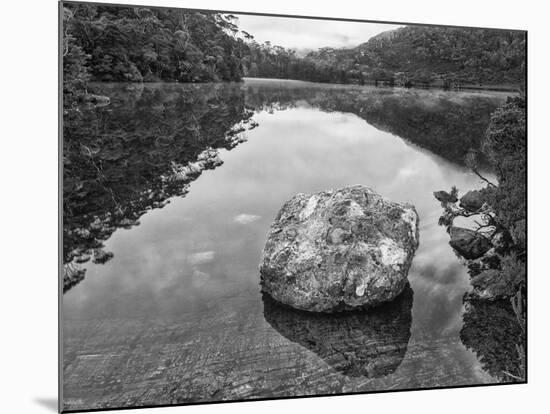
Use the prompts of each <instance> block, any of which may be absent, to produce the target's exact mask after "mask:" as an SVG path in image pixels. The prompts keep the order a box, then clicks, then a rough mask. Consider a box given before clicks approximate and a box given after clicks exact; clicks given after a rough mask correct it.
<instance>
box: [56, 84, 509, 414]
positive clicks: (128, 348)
mask: <svg viewBox="0 0 550 414" xmlns="http://www.w3.org/2000/svg"><path fill="white" fill-rule="evenodd" d="M96 87H97V89H98V90H99V91H101V92H103V93H105V94H107V95H110V96H111V101H112V103H111V105H109V106H108V107H103V108H90V109H88V111H89V113H87V114H86V115H85V118H84V120H81V121H78V122H80V123H81V124H79V127H82V124H86V123H87V124H86V125H87V126H89V127H90V128H88V129H86V130H87V131H88V133H90V134H92V135H93V134H97V136H101V137H102V139H106V138H112V137H119V136H121V135H123V136H124V139H125V140H127V136H131V137H132V139H134V138H135V137H134V136H136V135H137V136H138V138H137V139H140V142H149V141H148V140H158V137H159V136H162V137H164V138H166V137H168V138H170V139H169V140H168V138H166V139H167V140H168V141H167V143H165V144H164V143H163V144H162V145H161V144H158V143H155V145H156V146H154V148H157V147H158V148H161V147H162V148H167V149H168V153H172V152H174V151H172V150H171V148H172V147H171V146H172V145H175V144H174V142H178V140H186V139H188V137H187V135H186V134H195V135H193V136H202V137H204V135H205V134H207V133H209V131H211V130H210V129H209V128H210V127H211V126H212V123H215V122H218V121H217V120H218V119H219V118H223V117H225V118H227V119H231V122H229V124H228V125H231V124H235V123H239V122H240V121H242V120H243V119H245V123H246V127H245V128H244V130H241V129H239V130H238V131H237V132H236V133H235V134H233V133H230V135H231V136H232V137H234V136H235V135H237V136H238V137H239V138H240V139H241V140H242V138H246V142H240V141H239V143H237V144H236V146H234V147H233V148H231V146H228V147H227V148H228V149H224V148H223V147H224V146H223V145H209V144H208V145H207V144H205V146H213V147H218V148H222V149H220V150H219V154H220V158H221V160H222V161H223V165H221V166H218V167H216V168H214V169H211V170H205V171H203V172H202V174H201V175H200V176H198V177H197V178H196V179H194V180H191V181H189V182H188V187H186V188H185V191H182V192H180V193H178V192H175V193H174V192H168V191H167V192H165V194H166V197H167V198H169V199H170V203H169V204H167V205H166V206H164V207H163V208H154V206H153V208H147V209H145V210H146V213H145V214H143V215H141V217H140V218H139V224H138V223H135V222H134V223H133V225H128V226H126V227H127V228H123V227H124V226H114V227H113V228H112V229H111V230H110V231H109V232H108V234H107V235H106V236H104V237H103V238H102V239H101V240H104V244H105V246H104V249H105V250H106V251H110V252H112V253H113V254H114V256H113V258H112V259H111V260H109V261H107V262H106V263H104V264H99V263H98V264H94V263H92V262H91V261H88V262H86V263H84V264H82V265H79V266H82V268H83V269H84V270H85V271H86V273H85V278H84V279H83V280H82V281H81V282H80V283H78V284H76V285H75V286H73V287H72V288H71V289H70V290H68V291H67V292H66V293H65V294H64V296H63V346H64V361H63V363H64V370H63V371H64V402H65V409H83V408H101V407H103V408H106V407H117V406H128V405H157V404H171V403H183V402H192V401H195V402H196V401H213V400H215V401H217V400H224V399H244V398H247V399H248V398H266V397H277V396H292V395H311V394H329V393H342V392H362V391H375V390H389V389H407V388H419V387H438V386H450V385H466V384H480V383H491V382H495V381H496V380H497V379H496V378H495V377H494V376H493V375H492V374H490V373H489V372H487V371H486V370H485V369H484V364H483V362H482V361H480V358H478V356H476V352H474V351H475V350H471V349H468V348H467V347H466V346H465V345H464V344H463V343H462V341H461V339H460V331H461V329H462V327H463V312H464V306H463V303H462V297H463V295H464V293H465V292H467V291H468V290H469V289H470V285H469V279H468V275H467V272H466V268H465V267H464V265H463V264H462V263H461V261H460V259H459V258H457V256H456V255H455V254H454V253H453V251H452V249H451V248H450V246H449V244H448V234H447V233H446V232H445V229H444V228H443V227H441V226H438V225H437V220H438V217H439V215H440V213H441V206H440V204H439V203H438V202H437V200H435V199H434V197H433V195H432V192H433V191H435V190H440V189H445V190H448V189H450V187H451V186H452V185H456V186H457V187H458V188H459V189H460V190H464V191H467V190H469V189H475V188H481V187H482V186H483V183H482V182H481V181H480V180H479V179H478V177H476V176H475V175H474V174H472V173H470V172H469V171H468V170H467V169H466V168H465V167H464V166H462V165H461V159H460V158H456V159H452V156H453V151H455V150H456V151H458V152H460V151H462V149H458V147H460V145H461V142H460V137H461V135H460V133H458V132H457V131H462V133H464V131H467V132H468V133H469V134H470V135H472V134H475V133H480V131H483V129H484V126H486V123H487V122H488V114H489V113H490V111H491V110H492V109H494V108H495V107H496V106H497V105H499V104H500V103H502V102H503V100H504V99H505V95H502V94H497V93H466V92H441V91H412V90H409V91H407V90H401V89H394V90H392V89H376V88H369V87H360V86H345V87H338V86H334V85H312V84H307V83H304V82H292V81H268V80H246V81H245V82H244V84H226V85H200V86H197V85H177V84H164V85H162V84H160V85H159V84H157V85H144V86H143V85H139V86H135V87H132V88H131V89H128V88H127V86H126V85H98V86H96ZM195 95H197V96H200V97H201V98H200V99H202V100H201V105H203V106H205V108H206V110H205V111H203V112H202V113H201V114H203V118H201V119H200V120H199V126H200V127H201V128H200V132H199V133H197V132H196V131H195V132H189V131H191V130H193V129H194V128H195V127H193V128H189V127H186V126H185V125H183V126H182V125H181V124H179V123H177V124H175V123H174V122H175V121H174V120H176V119H177V120H178V122H180V121H181V120H182V119H187V118H186V117H195V118H197V114H196V113H193V114H191V112H192V111H191V110H190V109H189V108H191V107H192V105H195V106H196V105H197V104H196V103H194V102H191V103H189V102H187V103H185V104H181V105H180V104H175V106H170V102H179V101H178V99H180V98H181V97H189V96H195ZM204 97H207V98H204ZM235 97H237V98H238V102H239V105H241V106H242V108H241V111H240V113H239V114H236V115H235V117H234V119H233V118H231V117H228V116H227V117H226V112H228V111H230V110H231V108H233V109H234V108H236V104H235V102H234V101H232V100H231V99H233V98H235ZM224 105H225V106H224ZM472 108H473V109H472ZM479 108H482V110H480V109H479ZM211 112H212V114H211ZM222 112H223V114H222V115H220V116H219V117H218V116H216V115H217V114H219V113H222ZM151 114H153V115H151ZM245 114H246V116H245ZM465 114H467V116H466V115H465ZM211 115H213V116H211ZM250 116H251V118H250ZM440 116H447V117H449V121H448V122H447V123H445V125H440V123H441V122H440ZM429 120H433V125H431V124H430V123H429V122H428V121H429ZM233 121H234V122H233ZM140 122H142V123H143V124H144V125H145V126H144V125H142V124H141V123H140ZM92 123H93V125H94V126H93V127H91V125H92ZM256 124H257V125H256ZM136 125H138V126H139V127H136ZM174 125H175V126H174ZM460 125H462V127H463V128H460ZM224 128H225V126H224V127H220V128H219V129H220V130H223V129H224ZM195 129H196V128H195ZM434 130H437V131H438V132H437V133H438V134H439V135H438V139H439V138H442V139H447V141H442V144H441V145H439V146H437V147H434V146H433V145H431V144H430V145H427V144H426V142H432V141H430V139H431V138H430V137H431V134H434V132H433V131H434ZM90 131H92V132H90ZM445 131H446V132H445ZM210 133H211V134H215V133H217V134H221V135H223V134H222V133H221V132H220V131H216V132H210ZM445 133H447V134H448V136H445ZM197 134H199V135H197ZM201 134H202V135H201ZM126 135H127V136H126ZM190 136H191V135H190ZM207 138H208V139H210V141H208V142H214V141H216V140H219V139H221V138H223V136H220V137H214V138H215V139H213V138H212V137H207ZM416 138H418V140H417V139H416ZM470 138H471V136H469V138H468V139H470ZM474 138H475V137H474ZM112 139H114V138H112ZM189 139H190V138H189ZM188 141H189V140H188ZM193 142H194V145H195V146H196V145H199V146H200V144H196V143H197V142H199V143H200V142H203V141H201V139H198V140H196V141H193ZM449 145H451V146H452V145H454V146H455V147H456V148H455V147H453V148H449ZM123 147H124V146H123ZM178 148H179V147H178ZM427 148H429V149H427ZM439 149H440V150H441V151H439ZM194 151H195V152H197V151H198V150H196V148H195V147H194ZM433 151H436V152H438V153H439V155H438V154H436V153H434V152H433ZM146 153H147V154H150V153H151V150H150V149H148V150H147V151H146ZM99 154H101V152H99ZM147 156H148V155H146V154H145V153H144V154H141V155H140V154H139V153H138V154H137V155H136V154H127V153H123V154H122V155H120V156H118V158H117V160H119V159H120V160H121V162H122V161H124V162H122V164H120V165H122V167H119V166H118V165H117V168H119V169H120V170H121V171H122V172H121V173H120V174H121V177H122V178H116V177H115V178H112V182H115V181H116V180H117V179H118V180H130V179H129V178H128V176H129V174H133V175H131V180H133V181H132V182H136V183H141V184H139V186H138V184H136V188H132V189H131V191H127V192H126V193H124V194H125V196H124V197H126V198H124V199H123V197H122V196H119V197H118V203H119V204H121V203H122V202H123V201H120V200H126V199H128V200H129V201H128V202H127V204H126V205H134V204H135V203H133V201H132V200H133V199H132V197H134V196H133V195H132V194H134V195H135V194H143V193H144V191H145V192H146V191H147V190H148V185H149V184H150V183H153V182H154V179H155V177H153V178H150V179H148V180H144V181H143V182H141V181H139V177H142V176H143V173H140V174H137V173H136V174H134V173H133V172H132V173H131V171H134V170H133V169H130V167H128V165H130V166H133V165H142V164H143V163H144V162H145V161H143V160H144V159H146V157H147ZM132 157H133V158H132ZM136 157H137V159H136V160H134V158H136ZM139 157H143V158H139ZM113 158H114V156H112V154H111V155H110V156H109V157H105V158H104V159H103V160H102V162H103V163H104V165H105V166H107V167H105V168H108V165H114V164H113V163H116V162H118V161H116V160H115V161H113ZM161 158H162V157H161ZM147 159H148V158H147ZM168 161H170V162H171V161H173V160H168V159H167V160H166V163H168ZM134 162H135V164H134ZM109 163H111V164H109ZM161 164H162V162H159V163H157V164H155V165H157V166H158V165H160V167H159V168H164V166H163V165H161ZM132 168H134V167H132ZM351 184H364V185H367V186H369V187H371V188H373V189H374V190H376V191H377V192H378V193H380V194H382V195H383V196H386V197H388V198H390V199H393V200H396V201H407V202H410V203H412V204H414V205H415V206H416V209H417V211H418V213H419V216H420V247H419V249H418V250H417V252H416V256H415V258H414V261H413V264H412V267H411V270H410V272H409V281H410V287H411V291H410V292H406V294H404V295H402V296H401V297H400V298H399V299H398V300H397V301H396V302H395V303H393V304H390V305H388V306H387V307H386V308H384V309H383V310H379V311H376V312H372V313H369V314H349V315H339V316H334V317H331V316H326V315H325V316H323V317H315V316H312V315H309V314H302V313H294V312H292V311H290V310H288V309H285V308H281V307H280V306H278V305H277V304H275V303H272V302H271V301H269V298H262V295H261V293H260V288H259V274H258V264H259V259H260V254H261V251H262V248H263V245H264V243H265V238H266V234H267V231H268V228H269V225H270V224H271V222H272V220H273V219H274V217H275V215H276V213H277V211H278V210H279V208H280V207H281V205H282V204H283V203H284V202H285V201H286V200H288V199H289V198H290V197H292V196H293V195H294V194H296V193H298V192H305V193H310V192H316V191H320V190H323V189H326V188H339V187H343V186H347V185H351ZM150 186H151V187H152V188H153V187H154V188H156V187H155V186H154V185H153V184H150ZM123 190H124V189H118V190H117V189H116V188H115V190H114V191H113V193H114V199H117V197H116V196H117V195H118V194H122V193H123ZM98 191H99V190H98ZM117 191H118V192H117ZM97 194H99V193H98V192H94V193H90V194H89V195H87V196H86V197H85V198H84V207H80V208H81V209H82V210H83V211H84V213H83V217H84V216H85V217H88V216H89V215H90V214H92V213H89V214H88V213H87V211H88V210H89V211H92V208H91V207H88V206H91V205H92V204H93V205H94V208H93V214H95V215H101V214H105V213H106V211H103V210H102V208H103V207H102V206H104V205H107V204H102V203H95V204H94V203H92V201H93V200H91V199H93V198H94V197H95V198H97V197H99V196H98V195H97ZM163 194H164V193H163ZM174 194H175V195H174ZM132 203H133V204H132ZM96 204H97V205H99V207H98V206H97V205H96ZM86 209H88V210H86ZM105 209H108V208H107V207H105ZM86 214H88V215H86ZM140 214H141V212H140V213H139V214H137V216H139V215H140ZM134 218H135V217H134V216H132V220H133V219H134ZM77 247H78V246H77ZM73 248H75V246H67V247H66V250H70V249H73Z"/></svg>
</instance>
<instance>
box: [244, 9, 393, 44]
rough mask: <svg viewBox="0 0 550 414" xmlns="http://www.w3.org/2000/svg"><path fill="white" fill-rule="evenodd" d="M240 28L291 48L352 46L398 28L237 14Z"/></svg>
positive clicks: (259, 41)
mask: <svg viewBox="0 0 550 414" xmlns="http://www.w3.org/2000/svg"><path fill="white" fill-rule="evenodd" d="M236 16H237V17H238V18H239V28H240V29H241V30H245V31H247V32H248V33H250V34H251V35H253V36H254V38H255V39H256V41H257V42H258V43H263V42H265V41H267V40H269V41H271V43H272V44H274V45H279V46H284V47H286V48H293V49H318V48H320V47H324V46H330V47H335V48H338V47H354V46H357V45H359V44H361V43H364V42H366V41H367V40H369V39H370V38H371V37H372V36H375V35H377V34H378V33H381V32H385V31H386V30H392V29H395V28H397V27H400V26H399V25H393V24H382V23H355V22H341V21H333V20H313V19H296V18H284V17H265V16H249V15H242V14H237V15H236Z"/></svg>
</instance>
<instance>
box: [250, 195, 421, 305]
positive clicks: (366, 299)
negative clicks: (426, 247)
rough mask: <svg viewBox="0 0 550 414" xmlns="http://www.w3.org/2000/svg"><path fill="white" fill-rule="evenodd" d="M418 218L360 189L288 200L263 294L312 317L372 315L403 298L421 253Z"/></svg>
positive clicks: (264, 267)
mask: <svg viewBox="0 0 550 414" xmlns="http://www.w3.org/2000/svg"><path fill="white" fill-rule="evenodd" d="M418 221H419V219H418V214H417V212H416V210H415V208H414V207H413V206H412V205H410V204H406V203H396V202H393V201H390V200H388V199H386V198H384V197H382V196H381V195H379V194H377V193H376V192H374V191H373V190H371V189H370V188H368V187H365V186H362V185H355V186H351V187H346V188H342V189H339V190H328V191H321V192H319V193H315V194H297V195H295V196H294V197H292V198H291V199H290V200H288V201H287V202H286V203H285V204H284V205H283V207H282V208H281V210H280V211H279V213H278V214H277V217H276V218H275V221H274V222H273V224H272V225H271V228H270V231H269V234H268V237H267V242H266V245H265V247H264V251H263V254H262V259H261V263H260V276H261V285H262V291H263V292H265V293H268V294H269V295H270V296H271V297H272V298H274V299H275V300H277V301H278V302H281V303H284V304H286V305H288V306H291V307H293V308H296V309H301V310H306V311H312V312H335V311H342V310H351V309H357V308H369V307H373V306H376V305H379V304H381V303H384V302H388V301H391V300H393V299H394V298H395V297H397V296H398V295H399V294H400V293H401V292H402V291H403V289H404V287H405V286H406V284H407V274H408V271H409V267H410V265H411V262H412V259H413V257H414V253H415V251H416V249H417V247H418V242H419V234H418Z"/></svg>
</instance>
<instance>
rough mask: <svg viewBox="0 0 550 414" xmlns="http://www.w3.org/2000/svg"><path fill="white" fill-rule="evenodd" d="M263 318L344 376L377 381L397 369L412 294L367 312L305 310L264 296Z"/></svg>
mask: <svg viewBox="0 0 550 414" xmlns="http://www.w3.org/2000/svg"><path fill="white" fill-rule="evenodd" d="M262 299H263V302H264V317H265V320H266V321H267V322H268V323H269V324H270V325H271V326H272V327H273V328H274V329H275V330H276V331H277V332H279V333H280V334H281V335H283V336H284V337H286V338H287V339H289V340H290V341H292V342H295V343H297V344H299V345H301V346H303V347H305V348H307V349H309V350H310V351H312V352H314V353H315V354H317V355H318V356H319V357H320V358H322V359H323V360H324V361H326V362H327V364H329V365H330V366H331V367H332V368H334V369H335V370H337V371H338V372H340V373H342V374H344V375H347V376H349V377H359V376H364V377H367V378H377V377H382V376H385V375H389V374H392V373H394V372H395V370H396V369H397V368H398V367H399V365H401V362H402V361H403V358H404V357H405V354H406V352H407V347H408V344H409V339H410V336H411V322H412V315H411V309H412V303H413V292H412V289H411V288H410V286H409V285H408V284H407V285H406V286H405V289H404V290H403V292H402V293H401V294H400V295H399V296H398V297H397V298H396V299H395V300H393V301H392V302H390V303H386V304H384V305H381V306H379V307H377V308H375V309H371V310H369V311H366V312H341V313H337V314H327V313H312V312H304V311H299V310H295V309H292V308H289V307H287V306H284V305H281V304H279V303H277V302H276V301H274V300H273V299H272V298H271V297H270V296H269V295H267V294H264V295H263V298H262Z"/></svg>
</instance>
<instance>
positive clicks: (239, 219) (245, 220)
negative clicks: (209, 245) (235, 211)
mask: <svg viewBox="0 0 550 414" xmlns="http://www.w3.org/2000/svg"><path fill="white" fill-rule="evenodd" d="M259 218H260V216H256V215H254V214H239V215H238V216H235V218H233V221H234V222H236V223H239V224H249V223H253V222H255V221H256V220H258V219H259Z"/></svg>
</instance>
